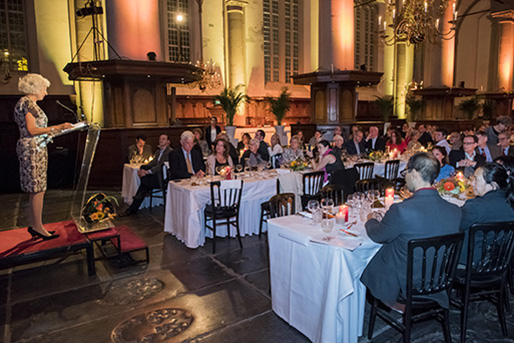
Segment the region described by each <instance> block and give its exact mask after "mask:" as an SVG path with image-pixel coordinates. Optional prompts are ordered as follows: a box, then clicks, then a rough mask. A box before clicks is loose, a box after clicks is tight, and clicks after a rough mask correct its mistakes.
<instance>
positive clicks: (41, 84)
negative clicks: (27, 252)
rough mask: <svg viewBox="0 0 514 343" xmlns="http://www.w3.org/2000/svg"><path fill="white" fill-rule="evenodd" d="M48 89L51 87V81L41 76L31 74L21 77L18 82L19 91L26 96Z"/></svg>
mask: <svg viewBox="0 0 514 343" xmlns="http://www.w3.org/2000/svg"><path fill="white" fill-rule="evenodd" d="M48 87H50V81H48V80H47V79H45V78H44V77H43V76H41V75H39V74H34V73H29V74H27V75H25V76H22V77H20V79H19V81H18V90H19V91H20V92H23V93H25V94H37V93H39V92H40V91H41V90H42V89H43V88H48Z"/></svg>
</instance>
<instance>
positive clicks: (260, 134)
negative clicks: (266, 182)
mask: <svg viewBox="0 0 514 343" xmlns="http://www.w3.org/2000/svg"><path fill="white" fill-rule="evenodd" d="M265 135H266V134H265V133H264V131H263V130H257V132H255V138H256V139H258V140H259V142H260V143H259V155H261V158H262V159H263V160H264V161H269V151H268V144H267V143H266V142H265V141H264V136H265Z"/></svg>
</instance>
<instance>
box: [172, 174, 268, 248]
mask: <svg viewBox="0 0 514 343" xmlns="http://www.w3.org/2000/svg"><path fill="white" fill-rule="evenodd" d="M255 174H256V175H255V176H248V177H243V176H242V174H240V175H238V177H240V178H242V179H243V181H244V184H243V193H242V195H241V204H240V214H239V225H240V232H241V236H245V235H253V234H258V233H259V221H260V213H261V212H260V211H261V203H263V202H265V201H268V200H269V199H270V198H271V197H272V196H273V195H275V194H276V188H277V186H276V183H277V181H276V180H277V173H276V172H275V171H274V170H270V171H265V172H263V173H262V175H261V176H259V175H257V173H255ZM214 180H219V177H215V178H214ZM203 181H207V180H203ZM210 201H211V193H210V186H209V183H208V182H202V183H201V184H196V185H195V184H193V183H192V181H191V179H185V180H179V181H177V182H176V181H170V182H169V184H168V190H167V194H166V210H165V216H164V231H166V232H169V233H171V234H173V235H174V236H176V237H177V238H178V239H179V240H181V241H182V242H184V244H185V245H186V246H187V247H188V248H193V249H194V248H198V247H199V246H203V245H204V243H205V237H212V231H211V230H206V229H205V227H204V215H203V210H204V208H205V205H207V204H208V203H210ZM216 235H217V236H219V237H226V236H227V235H230V236H232V237H234V236H235V235H236V230H235V229H234V228H231V230H230V233H228V232H227V228H226V225H221V226H219V227H218V228H217V230H216Z"/></svg>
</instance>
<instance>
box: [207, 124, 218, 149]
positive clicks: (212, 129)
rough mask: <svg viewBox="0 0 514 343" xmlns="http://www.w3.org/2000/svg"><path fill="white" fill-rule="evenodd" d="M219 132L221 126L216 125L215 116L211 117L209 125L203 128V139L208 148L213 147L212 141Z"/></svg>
mask: <svg viewBox="0 0 514 343" xmlns="http://www.w3.org/2000/svg"><path fill="white" fill-rule="evenodd" d="M220 132H221V128H220V127H219V126H218V119H217V118H216V117H212V118H211V125H209V126H207V127H206V128H205V140H206V141H207V144H208V145H209V149H211V151H212V148H213V146H212V145H213V144H214V141H215V140H216V136H217V135H218V134H219V133H220Z"/></svg>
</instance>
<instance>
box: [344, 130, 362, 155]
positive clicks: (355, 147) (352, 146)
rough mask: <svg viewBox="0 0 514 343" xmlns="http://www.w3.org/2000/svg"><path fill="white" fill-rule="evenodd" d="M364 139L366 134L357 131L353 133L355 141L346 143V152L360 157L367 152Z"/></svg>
mask: <svg viewBox="0 0 514 343" xmlns="http://www.w3.org/2000/svg"><path fill="white" fill-rule="evenodd" d="M363 137H364V134H363V133H362V131H355V132H354V133H353V139H351V140H349V141H348V143H346V152H347V153H348V154H349V155H360V154H362V153H364V152H365V149H366V148H365V146H364V142H363V141H362V138H363Z"/></svg>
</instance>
